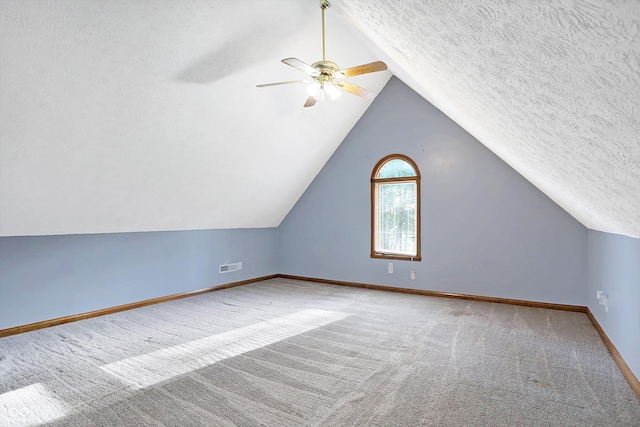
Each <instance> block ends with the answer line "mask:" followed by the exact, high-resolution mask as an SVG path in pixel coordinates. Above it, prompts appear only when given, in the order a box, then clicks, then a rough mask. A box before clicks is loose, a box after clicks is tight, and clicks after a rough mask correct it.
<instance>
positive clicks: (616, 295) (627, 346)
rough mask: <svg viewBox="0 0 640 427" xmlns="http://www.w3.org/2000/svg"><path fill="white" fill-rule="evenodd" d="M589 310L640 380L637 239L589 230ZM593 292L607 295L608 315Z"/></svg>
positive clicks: (639, 244) (639, 242)
mask: <svg viewBox="0 0 640 427" xmlns="http://www.w3.org/2000/svg"><path fill="white" fill-rule="evenodd" d="M588 248H589V249H588V256H589V269H588V287H587V288H588V294H587V301H588V306H589V310H590V311H591V313H592V314H593V315H594V317H595V318H596V319H597V320H598V323H599V324H600V326H602V329H603V330H604V331H605V333H606V334H607V336H608V337H609V339H610V340H611V342H612V343H613V345H615V346H616V348H617V349H618V351H619V352H620V354H621V355H622V358H623V359H624V360H625V362H626V363H627V365H629V367H630V368H631V370H632V371H633V373H634V374H635V376H636V378H640V239H634V238H632V237H626V236H620V235H617V234H608V233H602V232H599V231H591V230H589V243H588ZM596 290H601V291H604V292H606V293H608V295H609V311H608V312H606V311H605V308H604V306H602V305H599V304H598V301H597V300H596Z"/></svg>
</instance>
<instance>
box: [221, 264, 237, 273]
mask: <svg viewBox="0 0 640 427" xmlns="http://www.w3.org/2000/svg"><path fill="white" fill-rule="evenodd" d="M219 271H220V273H231V272H233V271H238V263H237V262H234V263H232V264H222V265H220V270H219Z"/></svg>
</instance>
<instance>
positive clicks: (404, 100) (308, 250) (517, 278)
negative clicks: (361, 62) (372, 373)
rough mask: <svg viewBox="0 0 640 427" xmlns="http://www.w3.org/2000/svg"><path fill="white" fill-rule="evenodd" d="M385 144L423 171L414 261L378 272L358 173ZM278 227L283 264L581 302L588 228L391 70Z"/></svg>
mask: <svg viewBox="0 0 640 427" xmlns="http://www.w3.org/2000/svg"><path fill="white" fill-rule="evenodd" d="M514 143H515V142H514ZM392 153H401V154H405V155H407V156H409V157H411V158H412V159H413V160H414V161H416V163H417V164H418V167H419V169H420V172H421V175H422V179H421V197H422V205H421V209H422V237H421V238H422V261H420V262H416V261H393V263H394V274H388V273H387V264H388V262H389V261H388V260H383V259H372V258H370V227H371V226H370V182H369V180H370V176H371V172H372V170H373V167H374V166H375V164H376V162H378V160H380V159H381V158H382V157H384V156H386V155H388V154H392ZM279 231H280V236H279V237H280V245H281V251H280V272H281V273H285V274H292V275H298V276H306V277H315V278H324V279H334V280H342V281H351V282H361V283H370V284H380V285H388V286H398V287H406V288H414V289H426V290H437V291H447V292H456V293H466V294H473V295H485V296H495V297H503V298H515V299H524V300H532V301H541V302H552V303H565V304H577V305H586V296H585V284H586V270H587V269H586V262H587V229H586V228H585V227H584V226H583V225H581V224H580V223H579V222H578V221H576V220H575V219H574V218H573V217H571V216H570V215H569V214H567V213H566V212H565V211H564V210H563V209H561V208H560V207H559V206H558V205H556V204H555V203H554V202H553V201H551V200H550V199H549V198H548V197H547V196H545V195H544V194H543V193H542V192H540V191H539V190H538V189H537V188H535V187H534V186H533V185H532V184H530V183H529V182H528V181H526V180H525V179H524V178H523V177H522V176H521V175H519V174H518V173H517V172H515V171H514V170H513V169H512V168H511V167H509V166H508V165H507V164H506V163H504V162H503V161H502V160H500V159H499V158H498V157H497V156H496V155H494V154H493V153H492V152H491V151H489V150H488V149H487V148H485V147H484V146H483V145H482V144H481V143H480V142H478V141H477V140H476V139H474V138H473V137H472V136H471V135H469V134H468V133H467V132H465V131H464V130H463V129H462V128H460V127H459V126H458V125H457V124H455V123H454V122H453V121H452V120H450V119H449V118H448V117H447V116H445V115H444V114H443V113H442V112H440V111H439V110H437V109H436V108H435V107H433V106H432V105H431V104H430V103H428V102H427V101H425V100H424V99H423V98H422V97H420V96H419V95H418V94H416V93H415V92H413V91H412V90H411V89H410V88H409V87H407V86H406V85H405V84H404V83H402V82H401V81H400V80H398V79H397V78H395V77H394V78H392V79H391V80H390V81H389V83H387V85H386V87H385V88H384V90H383V91H382V93H381V94H380V95H379V96H378V98H377V99H376V100H375V101H374V102H373V104H372V105H371V107H369V109H368V110H367V111H366V112H365V114H364V116H363V117H362V118H361V119H360V121H359V122H358V123H357V124H356V126H355V127H354V128H353V129H352V131H351V132H350V133H349V135H348V136H347V137H346V139H345V140H344V141H343V142H342V144H341V145H340V147H339V148H338V150H337V151H336V152H335V154H334V155H333V157H332V158H331V159H330V160H329V162H328V163H327V164H326V165H325V167H324V168H323V169H322V171H321V172H320V173H319V175H318V176H317V177H316V179H315V180H314V181H313V183H312V184H311V185H310V187H309V188H308V189H307V190H306V192H305V193H304V195H303V196H302V197H301V199H300V200H299V201H298V203H297V204H296V205H295V207H294V208H293V209H292V210H291V212H290V213H289V214H288V216H287V217H286V218H285V220H284V221H283V223H282V224H281V225H280V230H279ZM411 270H415V271H416V272H417V277H416V280H415V281H412V280H410V271H411Z"/></svg>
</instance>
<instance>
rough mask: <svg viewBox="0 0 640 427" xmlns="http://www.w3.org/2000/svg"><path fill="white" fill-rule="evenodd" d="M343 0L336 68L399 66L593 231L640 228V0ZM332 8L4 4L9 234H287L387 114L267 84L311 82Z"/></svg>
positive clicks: (0, 97) (198, 1)
mask: <svg viewBox="0 0 640 427" xmlns="http://www.w3.org/2000/svg"><path fill="white" fill-rule="evenodd" d="M332 4H333V7H332V8H331V9H329V11H328V12H327V44H328V52H327V54H328V59H331V60H333V61H335V62H337V63H338V64H340V65H341V66H344V67H346V66H352V65H357V64H361V63H365V62H369V61H373V60H377V59H382V60H384V61H385V62H387V64H388V65H389V68H390V71H391V72H392V73H393V74H395V75H397V76H398V77H399V78H401V79H402V80H403V81H404V82H405V83H407V84H409V86H411V87H412V88H413V89H414V90H416V91H417V92H418V93H420V94H421V95H422V96H424V97H425V98H426V99H427V100H429V101H430V102H432V103H433V104H434V105H435V106H436V107H438V108H440V109H441V110H442V111H443V112H444V113H446V114H447V115H449V116H450V117H451V118H452V119H453V120H455V121H456V122H457V123H459V124H460V125H461V126H463V127H464V128H465V129H466V130H467V131H468V132H470V133H471V134H472V135H474V136H475V137H476V138H478V139H479V140H480V141H481V142H482V143H484V144H485V145H486V146H487V147H488V148H490V149H491V150H492V151H494V152H495V153H496V154H497V155H499V156H500V157H501V158H502V159H504V160H505V161H506V162H507V163H509V164H510V165H511V166H512V167H514V168H515V169H516V170H517V171H519V172H520V173H521V174H522V175H523V176H524V177H525V178H527V179H528V180H530V181H531V182H532V183H533V184H534V185H536V186H537V187H538V188H540V189H541V190H542V191H543V192H545V193H546V194H547V195H548V196H549V197H551V198H552V199H553V200H554V201H556V202H557V203H558V204H559V205H560V206H562V207H563V208H564V209H566V210H567V211H568V212H569V213H570V214H571V215H573V216H574V217H575V218H577V219H578V220H579V221H581V222H582V223H583V224H584V225H586V226H587V227H589V228H592V229H596V230H602V231H607V232H612V233H619V234H625V235H629V236H633V237H640V2H638V1H637V0H627V1H622V0H620V1H616V0H610V1H603V0H597V1H596V0H591V1H588V0H579V1H578V0H573V1H571V0H565V1H553V2H515V1H513V2H512V1H491V2H489V1H481V2H476V1H466V0H457V1H450V0H434V1H429V2H423V1H419V0H403V1H401V2H388V1H382V0H333V1H332ZM319 17H320V12H319V8H318V1H317V0H269V1H263V0H240V1H232V0H229V1H212V0H184V1H182V0H181V1H175V0H142V1H134V0H116V1H113V0H94V1H91V2H87V1H83V0H67V1H59V0H2V1H0V198H1V199H0V234H1V235H37V234H66V233H99V232H118V231H152V230H179V229H199V228H241V227H269V226H277V225H278V224H279V223H280V221H281V220H282V218H284V216H285V215H286V214H287V213H288V211H289V210H290V208H291V207H292V206H293V204H294V203H295V202H296V201H297V199H298V198H299V196H300V195H301V194H302V192H303V191H304V190H305V188H306V187H307V186H308V184H309V183H310V182H311V180H312V179H313V178H314V177H315V175H316V173H317V172H318V171H319V170H320V168H321V167H322V166H323V164H324V163H325V162H326V160H327V159H328V158H329V156H330V155H331V154H332V153H333V151H334V150H335V148H336V147H337V146H338V145H339V144H340V142H341V141H342V139H343V138H344V137H345V136H346V134H347V133H348V132H349V130H350V129H351V127H352V126H353V125H354V124H355V123H356V121H357V120H358V118H359V117H360V116H361V115H362V114H363V112H364V111H365V110H366V108H367V106H368V105H369V102H367V101H363V100H361V99H359V98H356V97H354V96H352V95H349V94H344V95H343V96H342V97H341V98H340V99H339V100H337V101H334V102H324V103H320V104H318V105H317V106H316V107H313V108H311V109H303V108H302V104H303V103H304V100H305V97H306V94H305V91H304V87H303V86H298V85H292V86H282V87H277V88H265V89H256V88H255V85H256V84H258V83H265V82H272V81H280V80H294V79H298V78H301V77H304V75H302V74H301V73H300V72H298V71H297V70H295V69H292V68H290V67H287V66H285V65H283V64H281V63H280V62H279V61H280V60H281V59H282V58H286V57H290V56H295V57H298V58H300V59H302V60H303V61H306V62H309V63H311V62H314V61H316V60H318V59H320V56H321V51H320V19H319ZM390 75H391V73H390V72H383V73H377V74H373V75H369V76H360V77H355V78H354V79H353V81H354V83H357V84H360V85H362V86H364V87H367V88H369V89H372V90H374V91H379V90H380V89H381V88H382V87H383V86H384V84H385V83H386V81H387V80H388V78H389V77H390ZM374 102H375V101H374Z"/></svg>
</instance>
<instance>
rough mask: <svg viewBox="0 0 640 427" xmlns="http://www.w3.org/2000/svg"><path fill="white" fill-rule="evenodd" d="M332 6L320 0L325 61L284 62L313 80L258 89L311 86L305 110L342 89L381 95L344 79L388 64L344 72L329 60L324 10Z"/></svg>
mask: <svg viewBox="0 0 640 427" xmlns="http://www.w3.org/2000/svg"><path fill="white" fill-rule="evenodd" d="M329 7H331V4H330V3H329V1H328V0H320V9H321V10H322V61H318V62H314V63H313V64H311V65H309V64H307V63H305V62H303V61H301V60H299V59H297V58H285V59H283V60H282V62H283V63H285V64H287V65H289V66H291V67H293V68H296V69H298V70H300V71H302V72H303V73H306V74H308V75H309V76H310V77H311V78H312V80H292V81H287V82H278V83H265V84H261V85H257V86H256V87H270V86H279V85H287V84H293V83H311V84H310V85H309V86H308V87H307V93H308V94H309V97H308V98H307V102H305V104H304V106H305V107H313V106H314V105H315V104H316V101H323V100H324V99H325V96H329V98H331V99H336V98H337V97H338V96H340V89H341V90H343V91H345V92H349V93H352V94H354V95H358V96H360V97H362V98H364V99H373V98H375V97H376V96H377V95H378V94H377V93H375V92H371V91H370V90H367V89H364V88H362V87H360V86H357V85H355V84H353V83H349V82H346V81H344V80H341V79H344V78H347V77H353V76H357V75H360V74H367V73H374V72H376V71H384V70H386V69H387V64H385V63H384V62H382V61H375V62H370V63H368V64H363V65H358V66H355V67H350V68H345V69H342V70H341V69H340V67H338V64H336V63H335V62H331V61H327V58H326V54H325V43H324V11H325V9H328V8H329Z"/></svg>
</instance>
